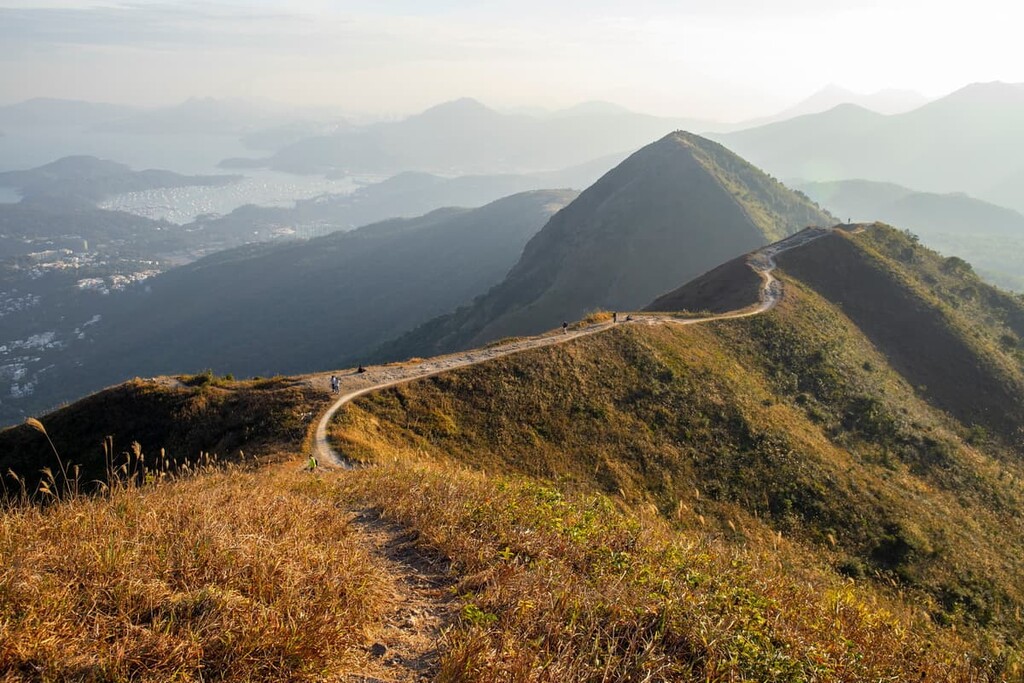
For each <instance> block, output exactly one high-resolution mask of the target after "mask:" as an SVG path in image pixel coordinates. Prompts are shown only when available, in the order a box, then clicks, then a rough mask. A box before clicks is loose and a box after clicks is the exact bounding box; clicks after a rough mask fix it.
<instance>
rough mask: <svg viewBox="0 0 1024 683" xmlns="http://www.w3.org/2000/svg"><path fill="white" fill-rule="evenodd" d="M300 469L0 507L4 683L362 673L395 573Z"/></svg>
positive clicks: (204, 476)
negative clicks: (380, 568)
mask: <svg viewBox="0 0 1024 683" xmlns="http://www.w3.org/2000/svg"><path fill="white" fill-rule="evenodd" d="M296 470H297V468H296V467H294V466H290V467H281V466H277V467H272V468H263V469H257V470H248V469H243V468H241V467H238V466H230V467H227V468H221V467H213V466H210V467H205V468H196V469H194V470H193V471H192V472H190V473H187V474H186V475H185V476H184V477H178V478H175V479H174V480H173V481H168V480H166V479H161V478H160V477H159V476H157V477H155V479H157V480H159V481H158V482H157V483H152V484H149V485H145V486H136V485H134V484H133V483H131V480H126V479H122V480H121V482H120V483H114V484H113V485H112V486H110V487H109V488H108V489H107V490H106V491H105V492H104V493H102V494H98V495H94V496H74V495H71V496H67V495H65V496H62V497H60V498H59V499H50V500H49V501H43V502H42V503H39V502H35V503H34V502H32V501H26V500H23V501H21V502H13V503H8V505H7V506H6V508H5V509H4V510H3V512H2V514H0V679H2V680H26V681H169V680H180V681H211V680H226V681H247V680H320V679H321V677H322V675H323V674H324V673H325V672H328V671H335V672H336V671H343V670H351V669H362V668H364V663H365V659H366V655H365V653H364V651H363V650H364V647H365V645H366V644H367V643H366V639H367V635H366V629H367V628H368V626H370V625H372V624H373V623H375V621H376V620H378V619H379V616H380V614H381V613H382V611H383V610H384V609H385V607H386V604H385V603H386V599H387V598H388V596H389V592H388V587H389V584H388V581H389V577H387V576H382V575H381V574H380V573H379V572H377V571H376V569H375V566H374V563H373V562H372V560H371V558H370V556H369V554H368V551H367V549H366V547H365V543H364V541H363V540H362V538H361V537H360V535H359V534H358V533H356V532H355V531H353V529H352V528H351V527H350V525H349V522H348V516H347V515H345V514H344V513H343V511H340V510H338V509H337V508H336V507H335V506H334V504H333V501H332V500H331V498H330V497H329V496H327V495H325V491H324V489H323V487H322V485H321V482H320V481H319V480H318V479H317V478H315V477H311V476H309V475H304V476H303V475H300V474H299V473H298V472H297V471H296Z"/></svg>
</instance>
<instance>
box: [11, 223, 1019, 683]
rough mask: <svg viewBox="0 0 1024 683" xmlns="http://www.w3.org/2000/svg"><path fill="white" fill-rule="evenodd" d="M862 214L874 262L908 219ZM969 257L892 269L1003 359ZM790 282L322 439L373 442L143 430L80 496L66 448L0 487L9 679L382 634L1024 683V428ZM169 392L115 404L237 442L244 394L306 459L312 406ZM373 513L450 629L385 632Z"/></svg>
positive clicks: (622, 332) (315, 660)
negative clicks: (983, 420) (912, 373)
mask: <svg viewBox="0 0 1024 683" xmlns="http://www.w3.org/2000/svg"><path fill="white" fill-rule="evenodd" d="M842 239H844V240H845V239H846V238H842ZM863 239H864V240H865V241H866V243H867V244H868V245H869V246H870V248H871V249H872V250H873V253H872V258H878V259H883V260H884V259H888V258H890V257H889V256H888V254H889V253H890V252H892V250H893V249H895V248H897V247H898V248H899V249H901V250H902V249H903V248H904V247H905V246H906V245H905V243H904V239H908V238H900V237H899V236H898V235H896V236H893V235H890V234H889V233H884V232H883V233H882V234H881V235H878V234H868V235H867V236H865V237H864V238H863ZM886 239H888V240H890V241H889V242H888V243H886V242H885V241H884V240H886ZM869 240H870V241H869ZM911 248H912V249H913V248H914V247H913V245H911ZM901 253H902V252H901ZM911 257H912V258H909V260H908V262H913V261H914V259H918V261H919V262H923V263H924V265H925V266H927V268H926V269H925V270H924V272H925V273H931V271H930V270H928V268H932V266H935V267H936V268H940V269H941V268H942V264H940V263H933V261H932V260H929V259H931V257H930V256H929V255H928V254H926V253H920V254H919V253H917V252H916V251H914V252H913V253H912V254H911ZM957 267H958V264H956V263H953V264H952V266H951V267H950V268H949V269H947V270H944V271H942V272H941V273H933V274H930V275H929V277H931V278H933V280H934V281H933V282H931V283H930V287H931V289H928V288H926V287H925V286H924V285H921V284H920V283H919V282H917V281H915V280H912V279H911V280H906V278H905V277H904V275H905V274H904V275H901V276H900V277H901V278H903V279H904V280H905V281H908V282H910V285H911V286H913V288H914V292H915V293H916V295H918V296H921V297H924V296H927V297H931V298H929V299H928V300H929V301H932V300H933V299H939V300H941V301H946V299H949V300H951V301H957V302H959V303H958V304H957V306H956V307H954V306H952V305H951V304H950V303H949V302H948V301H946V302H945V303H942V304H941V309H940V312H941V314H942V315H945V316H955V315H963V316H967V319H969V320H972V321H974V326H975V327H976V328H977V330H978V334H977V335H971V338H970V340H969V344H968V346H969V347H970V348H974V349H979V351H978V352H979V353H980V354H982V355H985V356H986V357H989V358H995V359H996V360H997V361H998V365H999V367H1002V368H1007V372H1008V373H1009V374H1008V375H1007V376H1009V377H1013V374H1014V373H1016V372H1018V366H1017V365H1016V363H1017V362H1018V361H1019V355H1020V354H1019V346H1018V345H1017V344H1018V342H1017V341H1014V340H1016V339H1017V336H1016V335H1017V334H1018V332H1017V330H1019V329H1020V328H1019V327H1017V325H1018V324H1019V322H1020V320H1024V317H1021V318H1020V319H1018V318H1016V317H1014V316H1015V315H1016V312H1017V311H1018V302H1016V301H1014V300H1002V299H999V300H997V303H999V304H1000V306H1002V307H1003V308H1002V309H1000V310H1002V311H1003V312H1002V313H1001V314H993V315H988V313H986V312H990V311H991V310H993V307H992V306H989V305H987V304H985V302H984V301H983V300H982V299H983V298H984V297H985V296H987V295H988V294H987V290H981V289H979V290H976V291H975V296H974V297H973V298H971V299H970V300H969V301H967V300H965V299H964V297H963V295H962V294H961V295H959V298H958V296H956V295H955V292H957V291H962V290H963V289H964V287H965V284H964V283H965V282H966V283H968V284H970V283H971V280H970V279H969V278H967V275H969V273H968V274H966V275H965V274H963V273H960V274H959V275H957V273H956V272H953V271H956V269H957ZM954 276H955V277H961V276H963V277H962V278H961V279H960V280H956V279H955V277H954ZM963 278H967V279H963ZM958 283H959V284H958ZM785 285H786V292H787V296H786V298H785V299H784V301H783V302H782V304H780V306H779V307H778V308H776V309H775V310H773V311H772V312H770V313H768V314H765V315H762V316H757V317H755V318H751V319H746V320H737V321H729V322H720V323H715V324H711V325H702V326H688V327H685V328H678V327H670V326H660V327H647V326H631V325H620V326H617V327H616V328H614V329H613V330H610V331H608V332H606V333H603V334H599V335H593V336H588V337H584V338H580V339H577V340H575V341H572V342H569V343H567V344H565V345H562V346H558V347H546V348H540V349H535V350H532V351H528V352H523V353H521V354H517V355H515V356H509V357H504V358H501V359H498V360H494V361H491V362H489V363H486V364H482V365H479V366H475V367H472V368H467V369H464V370H460V371H454V372H450V373H445V374H444V375H440V376H437V377H434V378H431V379H427V380H421V381H417V382H414V383H412V384H409V385H405V386H402V387H398V388H394V389H390V390H387V391H382V392H378V393H376V394H373V395H370V396H367V397H364V398H362V399H360V400H358V401H357V402H356V403H355V404H354V405H351V406H349V407H348V408H347V409H346V410H344V411H342V412H341V413H340V414H339V417H338V418H337V420H336V421H335V423H334V424H333V425H332V429H331V437H332V439H333V440H334V443H335V444H337V445H338V447H339V449H340V450H341V451H342V452H343V453H344V454H345V455H346V456H348V457H349V458H351V459H353V460H356V461H362V462H365V463H370V464H372V465H373V466H372V467H366V468H361V469H356V470H353V471H347V472H331V473H321V472H318V473H312V474H311V473H308V472H303V471H301V470H300V467H299V466H298V465H297V464H295V463H294V462H293V463H291V464H286V465H281V464H272V465H267V464H263V465H259V466H257V465H256V462H255V460H254V459H252V458H249V459H248V464H242V465H238V464H234V465H225V466H219V465H213V464H209V465H206V466H201V467H200V466H195V465H190V464H187V463H185V464H180V463H178V464H174V463H172V462H170V461H169V460H166V459H165V458H159V459H157V460H158V462H159V467H158V468H157V469H149V470H146V469H143V466H144V464H145V462H146V460H145V458H143V457H142V450H143V449H142V447H141V446H135V447H134V448H133V449H132V452H131V454H130V455H131V457H129V458H128V459H127V460H126V465H125V469H124V470H122V471H121V472H120V473H119V474H118V473H116V472H114V473H108V478H109V479H110V481H111V483H110V485H109V486H107V487H102V488H101V489H100V490H98V491H96V492H95V493H93V494H91V495H84V494H81V493H78V492H77V490H76V489H75V487H74V486H71V487H62V486H61V483H62V482H63V481H64V479H63V477H62V475H59V474H57V470H56V469H55V470H54V471H53V473H52V474H50V475H44V478H43V486H42V487H40V489H39V491H40V493H39V494H38V495H37V496H36V497H30V496H28V495H23V496H21V497H20V498H19V497H18V496H16V495H15V496H11V497H8V498H7V502H6V503H4V506H5V507H4V508H3V510H2V511H0V680H11V681H21V680H25V681H63V680H74V681H79V680H80V681H150V680H151V681H163V680H182V681H213V680H226V681H248V680H296V681H301V680H353V679H354V680H367V679H369V680H374V679H397V680H414V679H415V678H416V677H417V676H418V675H419V671H418V670H417V668H416V667H414V666H406V667H405V668H402V667H398V668H395V667H393V666H392V667H391V668H388V667H389V666H391V665H390V664H388V663H387V662H385V661H384V660H383V659H382V658H381V657H380V656H374V654H373V653H374V652H375V648H376V646H378V645H380V643H381V641H384V644H386V645H387V647H386V648H384V649H385V650H387V651H389V652H397V653H400V654H401V655H402V656H403V657H408V658H409V659H410V660H412V661H414V662H418V663H419V664H428V665H430V666H431V667H432V668H431V669H430V671H429V675H430V676H431V677H432V678H435V679H437V680H442V681H480V682H483V681H494V680H501V681H524V682H525V681H565V680H581V681H634V680H652V681H654V680H671V681H677V680H680V681H722V682H725V681H794V682H796V681H815V682H817V681H851V682H852V681H935V682H938V681H955V682H960V681H962V682H964V683H967V682H968V681H970V682H975V681H977V682H989V681H998V680H1008V681H1014V680H1022V674H1024V672H1022V670H1021V655H1022V652H1021V648H1020V645H1019V642H1020V638H1021V637H1022V635H1024V633H1022V631H1024V628H1022V625H1021V621H1020V616H1019V615H1020V609H1021V607H1022V605H1024V597H1022V596H1024V584H1022V579H1021V577H1022V576H1024V560H1022V559H1021V558H1022V557H1024V533H1022V532H1021V530H1020V525H1019V520H1020V519H1021V518H1022V517H1024V488H1022V486H1021V481H1024V471H1022V468H1021V467H1020V464H1019V462H1020V452H1019V451H1018V450H1016V448H1017V445H1016V444H1014V443H1013V442H1012V439H1010V438H1008V435H1007V434H1005V433H1003V432H1002V431H1000V429H999V428H998V424H996V423H993V424H992V425H991V429H986V428H985V425H984V424H964V423H961V422H958V421H957V420H956V419H955V418H954V417H952V416H951V415H949V414H946V413H944V412H942V411H940V410H938V409H937V408H936V405H935V402H934V401H931V400H930V399H931V396H930V394H929V393H928V392H926V391H924V390H923V389H922V388H920V387H916V386H913V385H911V384H910V383H908V382H907V381H906V379H905V378H904V377H903V376H901V375H900V374H899V373H898V372H897V371H896V370H895V369H894V366H893V364H892V363H891V362H890V360H889V357H888V355H887V353H886V349H885V348H884V347H883V346H880V345H878V344H877V342H876V340H874V339H872V338H871V337H870V336H869V335H866V334H864V333H863V331H862V330H861V329H860V328H859V327H858V326H856V325H854V324H853V322H852V321H851V320H850V318H849V317H848V316H847V315H846V314H845V312H844V311H843V310H840V309H839V308H837V307H836V306H834V305H832V304H831V303H829V301H827V300H826V298H824V297H822V296H821V295H819V293H817V292H816V291H815V290H814V289H812V288H809V287H807V286H806V285H805V284H803V283H802V282H800V281H799V280H796V279H794V278H793V277H787V278H786V280H785ZM972 286H973V285H972ZM953 308H955V310H956V311H959V312H951V311H950V310H947V309H953ZM986 315H988V317H986ZM601 319H604V318H601ZM958 320H960V322H958V323H957V325H961V324H962V320H963V319H958ZM958 329H959V328H958ZM1011 335H1012V336H1013V337H1014V338H1013V339H1009V337H1010V336H1011ZM1011 341H1012V342H1013V343H1012V344H1011V343H1010V342H1011ZM188 383H189V384H192V385H193V386H191V387H188V388H183V387H177V386H175V387H153V386H151V385H148V384H145V385H130V386H129V387H128V389H126V392H127V393H123V394H119V393H114V394H109V395H107V396H108V398H109V397H114V398H115V399H116V398H118V397H121V398H124V397H126V396H130V397H131V398H132V400H136V399H139V400H142V401H144V402H145V405H146V406H148V407H149V409H150V410H151V411H152V415H150V417H149V418H148V422H146V423H145V424H158V425H159V426H160V428H161V429H166V428H167V425H168V424H172V423H174V422H175V421H176V420H181V421H182V427H181V428H180V430H179V432H175V431H173V430H172V431H170V432H166V433H169V434H179V433H180V434H184V435H186V436H187V435H189V434H192V435H195V434H201V435H205V436H204V438H206V437H216V438H218V439H220V440H225V439H228V440H227V441H224V442H225V443H234V442H232V441H230V436H229V435H230V431H231V430H230V429H228V430H227V431H225V429H224V427H223V424H222V422H220V421H219V420H221V419H222V418H223V417H224V416H225V415H228V414H230V413H231V412H232V411H235V410H238V409H239V408H240V407H244V408H249V409H251V410H252V412H251V413H250V414H248V416H247V417H246V420H247V421H246V422H243V423H242V424H247V425H250V427H251V428H252V430H253V431H252V432H251V434H252V435H254V436H253V437H252V438H253V439H256V440H254V441H252V443H264V444H267V445H268V446H270V445H273V447H274V448H277V449H282V448H291V449H292V451H293V452H298V451H299V449H300V448H301V444H302V443H303V441H304V439H305V438H306V434H307V433H308V426H309V422H308V420H304V419H302V417H301V416H302V415H304V414H305V412H306V411H307V410H308V406H316V405H319V404H318V403H317V401H322V400H323V399H322V398H318V397H315V396H313V395H312V394H310V393H309V392H308V391H307V389H306V388H304V387H305V385H302V384H301V383H293V382H289V381H287V380H280V379H278V380H267V381H264V382H263V383H257V384H258V385H254V384H252V383H235V382H231V381H228V380H225V379H217V378H213V377H207V376H202V375H201V376H197V377H194V378H190V379H189V381H188ZM119 400H120V399H119ZM128 403H130V401H127V402H125V404H124V405H122V404H121V403H120V402H119V401H115V402H114V404H113V405H114V406H115V408H116V410H115V411H114V414H118V415H119V414H122V413H125V414H127V413H128V412H129V411H128V408H127V407H126V406H127V404H128ZM165 403H166V405H167V406H171V407H172V408H173V410H170V411H168V412H166V413H165V414H163V417H162V418H160V419H158V417H159V415H158V412H157V410H158V408H159V407H160V406H161V405H165ZM100 408H102V402H101V401H99V400H97V399H96V398H95V397H94V398H93V399H91V402H87V403H85V404H83V405H81V406H78V407H77V408H75V407H74V406H73V407H71V408H69V409H68V410H70V411H71V412H70V413H68V414H67V415H73V416H76V419H81V417H82V416H83V415H93V416H95V415H97V414H99V413H96V411H97V410H98V409H100ZM186 409H188V410H191V412H187V410H186ZM90 410H91V411H93V412H91V413H90V412H89V411H90ZM183 410H186V412H182V411H183ZM75 411H78V412H75ZM67 415H66V419H65V422H63V423H62V422H60V421H58V422H56V423H53V424H71V423H72V421H71V420H70V418H69V417H67ZM96 424H104V425H106V426H109V424H110V423H103V421H102V420H100V419H96ZM232 424H234V423H232ZM47 427H49V428H50V432H51V434H50V435H52V436H53V438H54V441H53V442H52V448H51V442H49V441H48V439H43V438H42V437H43V435H42V434H41V433H40V432H42V431H43V430H42V428H41V425H37V426H36V430H32V429H31V427H28V428H23V429H22V431H21V432H19V436H18V438H23V437H24V438H28V437H33V438H35V439H36V442H37V444H38V445H39V447H40V448H43V449H50V450H51V451H55V452H58V453H59V452H62V451H63V445H62V444H63V443H64V442H65V441H66V440H67V439H68V436H67V435H60V434H58V433H57V431H56V430H55V429H54V428H53V427H52V424H51V423H50V422H49V421H47ZM26 429H27V431H26ZM96 429H99V427H96ZM154 433H156V432H154ZM8 436H10V435H8ZM182 438H184V437H182ZM108 450H109V449H108ZM52 455H53V461H54V462H57V463H58V465H59V466H60V467H63V466H64V465H66V464H67V463H65V461H64V460H62V459H60V458H58V457H57V455H56V454H55V453H52ZM72 476H73V470H72ZM11 481H14V480H13V479H11V478H9V477H8V482H11ZM15 489H17V485H16V484H15ZM378 515H379V516H381V517H382V518H383V520H385V522H386V523H388V524H392V525H397V526H396V527H395V528H396V529H398V530H399V531H398V532H396V533H398V534H399V535H401V537H402V539H403V540H402V542H403V543H405V544H408V543H413V544H415V545H416V546H417V547H418V548H419V549H420V551H421V552H422V553H423V556H425V557H435V558H438V559H439V562H437V564H436V566H435V569H434V570H433V571H434V572H435V573H436V572H444V571H447V572H448V576H447V577H445V580H444V581H442V582H439V583H437V584H435V585H434V587H433V589H432V590H430V591H424V592H422V593H421V594H420V598H421V603H420V604H419V605H418V606H417V610H420V611H419V612H417V613H416V614H407V615H405V616H403V620H408V621H409V622H410V623H412V622H415V621H416V620H423V621H431V620H432V623H435V624H437V623H442V624H446V625H447V628H446V629H445V630H444V631H443V633H441V634H439V635H438V633H437V631H436V629H434V630H431V631H430V633H431V635H432V639H431V640H430V641H429V642H423V640H422V637H423V635H424V634H425V633H426V631H424V630H422V629H421V630H420V632H419V633H418V634H410V633H409V632H408V629H406V630H405V631H403V628H404V627H398V626H396V623H397V622H396V621H395V618H396V610H397V609H398V608H399V605H398V604H397V603H400V602H401V601H402V600H406V599H407V598H408V595H409V594H408V591H407V590H406V591H404V592H403V589H402V588H401V586H400V584H401V583H402V582H403V581H406V580H407V579H409V578H410V577H409V576H408V574H409V573H413V574H415V572H417V571H420V569H419V568H418V565H417V564H416V563H415V562H406V563H405V564H401V563H396V561H395V558H393V557H389V556H386V552H385V551H386V548H385V547H384V546H383V545H382V544H381V542H380V539H379V538H377V539H372V538H370V536H369V532H368V530H367V528H366V525H365V524H364V523H361V522H360V520H365V519H376V517H377V516H378ZM400 564H401V566H399V565H400ZM412 578H413V579H415V578H416V577H415V576H414V577H412ZM420 578H421V579H424V580H426V579H430V580H434V579H436V576H431V577H427V576H426V575H424V576H421V577H420ZM431 600H432V601H433V602H432V603H431ZM403 623H404V621H403ZM417 635H418V638H419V639H418V640H417V639H416V638H414V637H413V636H417ZM403 638H406V639H407V641H406V642H405V643H404V646H403V644H402V643H396V642H393V641H394V639H399V640H400V639H403ZM389 639H392V640H389ZM388 656H389V657H390V656H391V655H388ZM419 664H417V666H418V665H419Z"/></svg>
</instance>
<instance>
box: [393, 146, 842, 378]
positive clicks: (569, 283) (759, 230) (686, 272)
mask: <svg viewBox="0 0 1024 683" xmlns="http://www.w3.org/2000/svg"><path fill="white" fill-rule="evenodd" d="M832 222H834V220H833V219H832V218H831V217H830V216H829V215H828V214H827V213H825V212H823V211H821V210H819V209H818V208H817V207H816V206H814V205H812V204H811V202H809V201H808V200H806V199H805V198H803V197H802V196H799V195H797V194H795V193H794V192H792V191H790V190H788V189H787V188H785V187H784V186H782V185H781V184H780V183H778V182H776V181H774V180H772V179H771V178H769V177H768V176H766V175H764V174H763V173H761V172H760V171H758V170H757V169H756V168H754V167H753V166H751V165H750V164H748V163H746V162H745V161H743V160H742V159H740V158H739V157H737V156H736V155H734V154H732V153H731V152H729V151H728V150H726V149H725V148H724V147H722V146H721V145H718V144H716V143H714V142H711V141H710V140H706V139H704V138H701V137H698V136H696V135H692V134H689V133H673V134H671V135H668V136H666V137H665V138H663V139H661V140H659V141H658V142H655V143H653V144H650V145H648V146H646V147H644V148H643V149H641V150H640V151H638V152H636V153H635V154H633V155H632V156H630V157H629V158H628V159H626V160H625V161H624V162H622V163H621V164H619V165H618V166H617V167H616V168H614V169H613V170H611V171H609V172H608V173H607V174H605V175H604V176H603V177H602V178H601V179H600V180H598V181H597V182H596V183H595V184H594V185H592V186H591V187H589V188H588V189H587V190H585V191H584V192H583V194H581V195H580V196H579V198H577V199H576V200H575V201H574V202H573V203H572V204H570V205H569V206H568V207H566V208H565V209H564V210H563V211H561V212H560V213H558V214H557V215H556V216H554V217H553V218H552V219H551V221H550V222H549V223H548V224H547V225H546V226H544V229H543V230H541V231H540V232H539V233H538V234H537V235H536V236H535V237H534V238H533V239H531V240H530V242H529V244H527V245H526V248H525V249H524V251H523V255H522V257H521V258H520V259H519V263H517V264H516V266H515V267H514V268H513V269H512V270H511V271H510V272H509V274H508V277H506V278H505V280H504V281H503V282H502V283H501V284H500V285H498V286H496V287H495V288H494V289H492V290H491V291H489V292H488V293H487V294H485V295H483V296H482V297H480V298H478V299H477V300H476V301H474V302H473V304H472V305H471V306H468V307H465V308H462V309H460V310H458V311H456V312H455V313H452V314H450V315H448V316H444V317H442V318H439V319H437V320H433V321H431V322H429V323H427V324H425V325H424V326H422V327H421V328H419V329H417V330H414V331H412V332H410V333H409V334H407V335H405V336H404V337H402V338H401V339H399V340H397V341H395V342H394V343H392V344H389V345H386V346H385V347H384V348H383V349H382V350H381V352H380V357H382V358H384V357H387V358H399V357H404V356H411V355H433V354H435V353H438V352H444V351H451V350H454V349H458V348H464V347H470V346H476V345H480V344H483V343H486V342H488V341H490V340H493V339H496V338H499V337H504V336H510V335H519V334H532V333H536V332H540V331H542V330H546V329H550V328H552V327H555V326H556V325H557V324H558V323H559V322H560V321H562V320H575V319H578V318H581V317H583V316H584V315H585V314H586V313H588V312H589V311H592V310H595V309H610V310H614V309H619V310H635V309H637V308H639V307H641V306H643V305H645V304H647V303H649V302H650V301H651V300H652V299H654V297H656V296H657V295H659V294H662V293H664V292H666V291H668V290H670V289H673V288H674V287H676V286H678V284H679V283H682V282H686V281H687V280H689V279H691V278H693V277H696V276H697V275H699V274H700V273H702V272H704V271H705V270H708V269H710V268H712V267H713V266H715V265H717V264H719V263H721V262H723V261H726V260H728V259H729V258H731V257H733V256H735V255H737V254H741V253H744V252H747V251H750V250H751V249H754V248H756V247H758V246H761V245H763V244H766V243H768V242H771V241H774V240H776V239H781V238H782V237H785V236H786V235H789V234H791V233H794V232H796V231H798V230H800V229H802V228H804V227H806V226H808V225H828V224H831V223H832Z"/></svg>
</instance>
